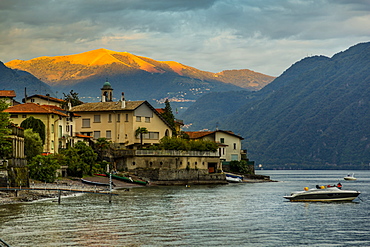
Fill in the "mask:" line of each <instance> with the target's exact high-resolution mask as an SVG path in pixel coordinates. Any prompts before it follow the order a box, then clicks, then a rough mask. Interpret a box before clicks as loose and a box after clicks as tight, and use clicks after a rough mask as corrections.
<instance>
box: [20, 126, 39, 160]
mask: <svg viewBox="0 0 370 247" xmlns="http://www.w3.org/2000/svg"><path fill="white" fill-rule="evenodd" d="M42 150H43V145H42V140H41V138H40V135H39V133H36V132H33V130H32V129H26V130H25V131H24V153H25V155H26V157H27V160H28V161H30V160H32V158H33V157H35V156H37V155H40V154H41V153H42Z"/></svg>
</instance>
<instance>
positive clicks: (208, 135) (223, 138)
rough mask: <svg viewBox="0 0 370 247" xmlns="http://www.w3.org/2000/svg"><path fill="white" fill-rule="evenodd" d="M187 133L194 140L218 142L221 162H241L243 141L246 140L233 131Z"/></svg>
mask: <svg viewBox="0 0 370 247" xmlns="http://www.w3.org/2000/svg"><path fill="white" fill-rule="evenodd" d="M185 133H186V134H187V135H189V138H190V139H192V140H197V139H205V140H211V141H214V142H216V143H217V144H218V153H219V155H220V160H221V161H233V160H237V161H239V160H241V158H242V157H241V155H242V149H241V140H243V139H244V138H243V137H241V136H238V135H236V134H234V133H233V132H232V131H225V130H216V131H192V132H190V131H187V132H185Z"/></svg>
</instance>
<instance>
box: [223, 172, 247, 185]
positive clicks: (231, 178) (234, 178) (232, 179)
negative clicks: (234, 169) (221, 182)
mask: <svg viewBox="0 0 370 247" xmlns="http://www.w3.org/2000/svg"><path fill="white" fill-rule="evenodd" d="M225 175H226V181H227V182H229V183H241V182H243V176H240V175H236V174H232V173H225Z"/></svg>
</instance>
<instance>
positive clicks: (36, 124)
mask: <svg viewBox="0 0 370 247" xmlns="http://www.w3.org/2000/svg"><path fill="white" fill-rule="evenodd" d="M21 127H22V128H23V129H32V130H33V132H36V133H38V134H39V135H40V138H41V140H42V144H45V137H46V135H45V124H44V123H43V122H42V121H41V120H40V119H38V118H34V117H32V116H31V117H28V118H26V120H24V121H23V122H22V123H21Z"/></svg>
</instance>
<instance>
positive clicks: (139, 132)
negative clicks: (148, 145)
mask: <svg viewBox="0 0 370 247" xmlns="http://www.w3.org/2000/svg"><path fill="white" fill-rule="evenodd" d="M147 133H148V129H147V128H145V127H138V128H137V129H136V130H135V136H138V135H140V149H141V148H142V147H143V134H147Z"/></svg>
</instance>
